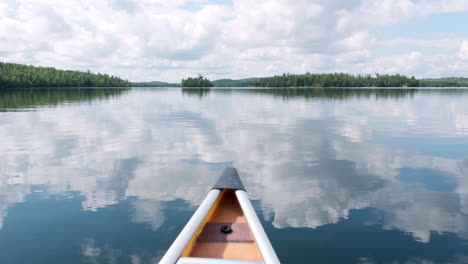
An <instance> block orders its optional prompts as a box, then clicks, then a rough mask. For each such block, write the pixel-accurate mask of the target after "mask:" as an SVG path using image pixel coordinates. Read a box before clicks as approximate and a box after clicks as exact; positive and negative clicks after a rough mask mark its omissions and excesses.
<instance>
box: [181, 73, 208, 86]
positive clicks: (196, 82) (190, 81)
mask: <svg viewBox="0 0 468 264" xmlns="http://www.w3.org/2000/svg"><path fill="white" fill-rule="evenodd" d="M180 86H182V87H213V83H212V82H211V81H210V80H208V79H207V78H205V77H203V76H202V75H198V77H197V78H191V77H188V78H187V79H182V81H181V82H180Z"/></svg>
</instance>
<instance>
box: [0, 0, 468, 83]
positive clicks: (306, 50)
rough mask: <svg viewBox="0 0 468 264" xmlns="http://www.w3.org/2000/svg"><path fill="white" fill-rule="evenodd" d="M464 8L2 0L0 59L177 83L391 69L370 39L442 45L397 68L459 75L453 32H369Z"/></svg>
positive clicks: (405, 3) (443, 4) (317, 0)
mask: <svg viewBox="0 0 468 264" xmlns="http://www.w3.org/2000/svg"><path fill="white" fill-rule="evenodd" d="M467 11H468V5H467V4H466V3H464V2H463V1H452V0H447V1H435V0H434V1H432V0H427V1H418V2H414V1H410V0H398V1H390V0H385V1H378V2H376V1H369V0H352V1H338V0H332V1H324V0H314V1H306V0H300V1H294V2H291V1H286V0H281V1H277V0H265V1H252V0H249V1H240V0H234V1H233V3H232V5H230V4H228V3H226V4H219V3H211V2H210V1H202V0H197V1H189V0H178V1H159V0H158V1H133V0H103V1H92V0H85V1H65V2H64V1H58V0H53V1H45V0H21V1H10V0H9V1H2V3H0V14H1V16H0V25H2V26H1V27H0V60H2V61H10V62H17V63H27V64H35V65H45V66H55V67H58V68H64V69H79V70H87V69H90V70H93V71H103V72H107V73H111V74H117V75H120V76H122V77H124V78H128V79H131V80H136V81H138V80H153V79H160V80H169V81H178V80H180V79H181V78H183V77H185V76H186V75H194V74H198V73H201V74H205V75H208V76H210V77H212V78H220V77H232V78H238V77H247V76H263V75H271V74H281V73H283V72H298V73H302V72H307V71H309V72H332V71H346V72H353V73H359V72H364V71H365V72H367V73H373V72H375V71H377V69H372V67H373V66H374V65H376V64H384V65H383V67H380V68H378V70H380V69H381V68H382V69H386V68H390V69H395V70H396V69H398V65H394V64H392V60H391V59H389V60H388V59H385V58H384V56H382V55H379V52H376V50H375V49H376V48H377V47H381V46H385V45H386V46H395V45H400V46H401V45H417V46H419V47H427V46H428V45H429V46H431V45H432V44H431V43H433V44H434V43H435V45H436V46H437V47H439V49H441V50H443V51H441V54H437V55H439V56H444V57H446V58H447V61H448V63H447V64H446V65H445V66H444V67H443V66H442V65H441V64H440V63H435V62H433V60H432V59H431V56H434V55H433V54H425V53H424V52H423V51H419V50H417V49H416V50H415V51H417V52H421V54H422V56H421V59H422V60H425V61H426V62H430V63H429V64H428V63H426V64H424V65H422V66H421V68H417V67H416V68H414V69H413V68H411V67H407V68H405V69H404V70H407V71H408V72H403V73H407V74H422V75H426V76H430V75H432V74H436V75H460V74H462V73H463V74H464V73H466V71H463V66H464V64H462V63H461V62H460V60H463V58H465V57H464V56H465V55H464V54H465V53H464V52H465V51H463V50H460V54H455V53H450V52H451V51H447V50H446V49H447V46H444V45H445V44H444V43H448V42H450V41H452V42H454V41H459V40H458V38H456V37H454V38H452V39H450V38H445V39H444V40H442V39H441V40H438V39H434V40H432V42H426V41H424V42H423V41H418V40H411V39H405V40H404V41H402V40H401V39H400V40H399V39H396V40H390V41H388V42H387V43H382V41H379V40H378V38H377V37H376V36H374V35H373V33H372V32H373V31H372V30H373V29H374V28H376V27H379V26H382V25H391V24H398V23H400V22H402V21H407V20H410V19H413V18H418V17H423V16H430V15H432V14H437V13H447V12H467ZM447 33H448V34H449V33H450V29H447ZM444 41H445V42H444ZM405 42H407V43H405ZM409 42H411V43H409ZM431 47H435V46H431ZM397 56H398V55H397ZM400 56H403V55H401V54H400ZM317 59H318V61H317ZM465 60H466V59H465ZM356 63H357V64H358V66H359V67H356V65H355V64H356ZM385 63H389V64H385ZM431 67H432V68H431ZM434 67H435V68H434ZM401 71H402V70H400V72H401Z"/></svg>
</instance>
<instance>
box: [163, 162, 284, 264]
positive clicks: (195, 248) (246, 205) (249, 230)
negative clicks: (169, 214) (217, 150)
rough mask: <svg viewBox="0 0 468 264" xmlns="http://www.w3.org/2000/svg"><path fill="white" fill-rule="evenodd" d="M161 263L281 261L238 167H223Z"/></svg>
mask: <svg viewBox="0 0 468 264" xmlns="http://www.w3.org/2000/svg"><path fill="white" fill-rule="evenodd" d="M159 263H160V264H279V263H280V262H279V259H278V257H277V256H276V253H275V251H274V249H273V247H272V246H271V243H270V240H269V239H268V237H267V235H266V233H265V230H264V229H263V227H262V225H261V223H260V220H259V219H258V216H257V214H256V213H255V210H254V208H253V206H252V203H251V202H250V199H249V198H248V196H247V193H246V192H245V188H244V185H243V184H242V181H241V179H240V177H239V174H238V172H237V170H236V169H235V168H232V167H227V168H225V169H224V171H223V173H222V174H221V176H220V177H219V179H218V181H217V182H216V184H215V185H214V186H213V188H212V189H211V190H210V192H209V193H208V195H207V196H206V198H205V199H204V200H203V202H202V203H201V204H200V206H199V207H198V209H197V210H196V211H195V213H194V214H193V216H192V217H191V218H190V220H189V221H188V222H187V224H186V225H185V227H184V228H183V229H182V231H181V232H180V234H179V236H178V237H177V238H176V240H175V241H174V242H173V243H172V245H171V247H170V248H169V249H168V251H167V252H166V254H165V255H164V256H163V258H162V259H161V261H160V262H159Z"/></svg>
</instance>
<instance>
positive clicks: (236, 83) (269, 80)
mask: <svg viewBox="0 0 468 264" xmlns="http://www.w3.org/2000/svg"><path fill="white" fill-rule="evenodd" d="M189 79H190V81H187V80H188V79H187V80H185V81H186V82H187V83H185V84H186V86H184V84H182V87H211V86H203V85H204V82H206V81H207V80H206V79H203V78H200V77H199V78H198V79H197V78H189ZM202 79H203V81H202ZM183 81H184V80H183ZM188 84H190V85H188ZM212 84H213V86H214V87H317V88H319V87H468V78H461V77H460V78H438V79H416V78H415V77H414V76H411V77H407V76H405V75H400V74H395V75H388V74H378V73H377V74H375V76H372V75H351V74H346V73H323V74H313V73H306V74H283V75H277V76H273V77H263V78H245V79H239V80H232V79H219V80H214V81H212Z"/></svg>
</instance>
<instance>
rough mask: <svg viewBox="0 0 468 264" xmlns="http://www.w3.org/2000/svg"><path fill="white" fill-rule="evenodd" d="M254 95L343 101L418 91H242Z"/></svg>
mask: <svg viewBox="0 0 468 264" xmlns="http://www.w3.org/2000/svg"><path fill="white" fill-rule="evenodd" d="M244 91H248V92H254V93H256V94H270V95H273V96H277V97H283V98H284V99H288V98H294V97H298V98H299V97H302V98H310V99H313V98H324V99H336V100H343V99H348V98H376V99H378V98H382V99H388V98H403V97H407V96H410V97H412V96H413V95H414V94H416V93H418V92H419V90H418V89H374V88H372V89H369V88H368V89H359V88H357V89H354V88H353V89H350V88H278V89H252V90H244Z"/></svg>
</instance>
